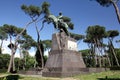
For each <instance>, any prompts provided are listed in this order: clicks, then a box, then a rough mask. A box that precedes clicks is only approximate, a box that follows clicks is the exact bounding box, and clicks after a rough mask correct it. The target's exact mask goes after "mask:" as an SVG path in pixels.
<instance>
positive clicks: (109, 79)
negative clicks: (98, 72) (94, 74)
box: [98, 76, 120, 80]
mask: <svg viewBox="0 0 120 80" xmlns="http://www.w3.org/2000/svg"><path fill="white" fill-rule="evenodd" d="M98 80H120V78H108V77H107V76H106V77H105V78H98Z"/></svg>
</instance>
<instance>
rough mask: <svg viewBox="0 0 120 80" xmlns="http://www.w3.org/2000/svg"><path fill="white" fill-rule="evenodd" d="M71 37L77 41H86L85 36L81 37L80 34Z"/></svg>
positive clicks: (73, 34) (71, 34)
mask: <svg viewBox="0 0 120 80" xmlns="http://www.w3.org/2000/svg"><path fill="white" fill-rule="evenodd" d="M70 36H71V37H72V38H74V39H75V40H77V41H78V40H81V39H84V35H80V34H75V33H70Z"/></svg>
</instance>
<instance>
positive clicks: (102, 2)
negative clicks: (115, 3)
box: [96, 0, 112, 7]
mask: <svg viewBox="0 0 120 80" xmlns="http://www.w3.org/2000/svg"><path fill="white" fill-rule="evenodd" d="M96 1H97V2H98V3H99V4H100V5H102V6H106V7H109V6H110V5H111V4H112V2H111V0H96Z"/></svg>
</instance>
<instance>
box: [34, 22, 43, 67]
mask: <svg viewBox="0 0 120 80" xmlns="http://www.w3.org/2000/svg"><path fill="white" fill-rule="evenodd" d="M35 27H36V31H37V36H38V38H37V42H38V43H37V45H38V49H39V52H40V55H41V64H42V69H43V68H44V59H43V56H44V55H43V54H42V51H41V43H40V34H39V32H40V31H39V30H38V27H37V25H36V22H35Z"/></svg>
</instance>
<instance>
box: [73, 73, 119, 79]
mask: <svg viewBox="0 0 120 80" xmlns="http://www.w3.org/2000/svg"><path fill="white" fill-rule="evenodd" d="M74 78H76V79H80V80H100V79H101V80H120V71H107V72H100V73H91V74H85V75H78V76H75V77H74ZM106 78H107V79H106Z"/></svg>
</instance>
